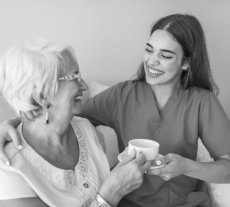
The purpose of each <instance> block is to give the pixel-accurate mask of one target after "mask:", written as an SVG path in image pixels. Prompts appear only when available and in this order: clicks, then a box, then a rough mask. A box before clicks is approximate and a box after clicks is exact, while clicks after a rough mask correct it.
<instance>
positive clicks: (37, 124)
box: [23, 116, 72, 145]
mask: <svg viewBox="0 0 230 207" xmlns="http://www.w3.org/2000/svg"><path fill="white" fill-rule="evenodd" d="M71 119H72V117H71V118H68V120H67V119H64V118H61V117H60V118H59V117H55V118H54V116H49V123H48V124H47V125H46V124H44V120H45V118H44V116H40V117H38V118H36V119H35V120H34V121H32V122H24V124H23V132H24V136H25V138H26V137H30V138H31V137H34V138H39V139H38V140H40V141H41V142H45V143H49V144H50V143H51V142H52V144H53V145H63V143H64V142H65V141H66V138H67V132H68V129H69V126H70V124H69V123H70V121H71Z"/></svg>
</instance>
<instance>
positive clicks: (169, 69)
mask: <svg viewBox="0 0 230 207" xmlns="http://www.w3.org/2000/svg"><path fill="white" fill-rule="evenodd" d="M182 60H183V51H182V48H181V46H180V44H179V43H178V42H177V41H176V40H175V39H173V37H172V36H171V35H170V34H169V33H168V32H167V31H165V30H156V31H155V32H153V34H152V35H151V37H150V39H149V41H148V43H147V44H146V49H145V53H144V57H143V63H144V69H145V74H146V82H147V83H148V84H150V85H151V86H153V87H154V86H162V85H164V86H169V87H174V86H175V85H176V84H178V83H180V77H181V72H182V70H183V69H187V65H186V64H185V63H184V64H182V63H183V61H182Z"/></svg>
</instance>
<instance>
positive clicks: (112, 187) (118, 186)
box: [99, 152, 150, 205]
mask: <svg viewBox="0 0 230 207" xmlns="http://www.w3.org/2000/svg"><path fill="white" fill-rule="evenodd" d="M149 167H150V162H146V160H145V157H144V155H143V154H142V153H139V154H138V155H137V156H136V155H135V152H134V153H131V154H130V155H128V156H126V159H125V160H123V161H121V162H120V163H118V165H117V166H116V167H115V168H114V169H113V170H112V171H111V173H110V176H109V177H108V179H107V180H106V181H105V183H104V184H103V186H102V187H101V189H100V192H99V193H100V194H101V195H102V196H103V197H104V198H105V199H106V200H107V201H108V202H109V203H110V204H112V205H117V203H118V202H119V201H120V199H121V198H122V197H123V196H124V195H126V194H128V193H130V192H131V191H133V190H135V189H136V188H138V187H140V185H141V184H142V181H143V174H144V173H145V172H146V171H147V170H148V169H149Z"/></svg>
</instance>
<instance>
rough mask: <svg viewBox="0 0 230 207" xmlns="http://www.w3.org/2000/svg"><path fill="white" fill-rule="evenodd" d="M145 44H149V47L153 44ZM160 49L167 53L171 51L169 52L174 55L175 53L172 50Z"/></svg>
mask: <svg viewBox="0 0 230 207" xmlns="http://www.w3.org/2000/svg"><path fill="white" fill-rule="evenodd" d="M146 45H147V46H149V47H151V48H153V46H152V45H150V44H149V43H146ZM160 51H162V52H168V53H171V54H174V55H176V53H175V52H173V51H172V50H167V49H161V50H160Z"/></svg>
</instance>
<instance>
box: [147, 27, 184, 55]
mask: <svg viewBox="0 0 230 207" xmlns="http://www.w3.org/2000/svg"><path fill="white" fill-rule="evenodd" d="M148 43H149V44H150V45H152V46H153V48H154V49H155V50H164V49H166V50H171V51H173V52H175V53H176V54H180V53H182V52H183V51H182V48H181V45H180V44H179V43H178V42H177V41H176V40H175V39H174V38H173V36H172V35H171V34H170V33H169V32H167V31H165V30H156V31H154V32H153V34H152V35H151V37H150V39H149V41H148Z"/></svg>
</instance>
